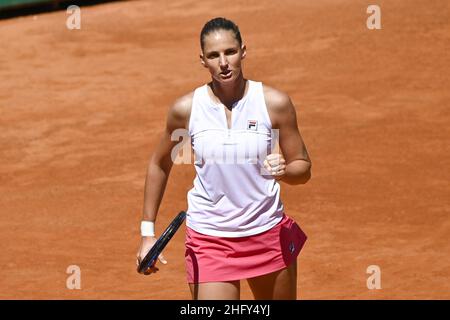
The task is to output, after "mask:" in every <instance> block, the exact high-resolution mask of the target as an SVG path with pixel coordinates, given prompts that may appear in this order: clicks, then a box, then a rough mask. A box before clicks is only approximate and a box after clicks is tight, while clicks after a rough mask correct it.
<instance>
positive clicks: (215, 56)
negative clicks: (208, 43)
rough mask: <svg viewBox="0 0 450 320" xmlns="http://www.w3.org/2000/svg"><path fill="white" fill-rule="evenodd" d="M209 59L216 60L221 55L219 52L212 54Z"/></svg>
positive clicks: (208, 56)
mask: <svg viewBox="0 0 450 320" xmlns="http://www.w3.org/2000/svg"><path fill="white" fill-rule="evenodd" d="M206 57H207V58H208V59H215V58H218V57H219V53H218V52H211V53H209V54H208V55H207V56H206Z"/></svg>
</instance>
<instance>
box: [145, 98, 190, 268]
mask: <svg viewBox="0 0 450 320" xmlns="http://www.w3.org/2000/svg"><path fill="white" fill-rule="evenodd" d="M192 96H193V93H191V94H188V95H186V96H184V97H181V98H180V99H178V100H177V101H175V103H174V104H173V106H172V107H171V108H170V110H169V112H168V115H167V123H166V127H165V129H164V132H163V133H162V135H161V138H160V140H159V143H158V145H157V147H156V148H155V150H154V152H153V154H152V156H151V158H150V162H149V164H148V167H147V176H146V179H145V190H144V212H143V220H145V221H153V222H154V221H155V220H156V216H157V212H158V209H159V206H160V204H161V200H162V198H163V195H164V191H165V189H166V185H167V180H168V178H169V174H170V170H171V169H172V165H173V161H172V158H171V154H172V149H173V148H174V147H175V145H176V144H178V143H179V141H172V140H171V136H172V132H174V131H175V130H177V129H186V128H187V127H188V122H189V117H190V113H191V106H192ZM155 242H156V238H155V237H154V236H142V237H141V244H140V246H139V249H138V252H137V254H136V266H139V263H140V261H141V260H142V259H143V258H144V257H145V255H146V254H147V252H148V251H149V250H150V249H151V247H152V246H153V245H154V244H155ZM158 259H159V260H160V261H161V262H162V263H163V264H166V263H167V261H166V259H165V258H164V256H163V255H162V254H160V255H159V257H158ZM156 271H158V268H157V267H155V266H152V267H150V268H149V269H148V270H146V271H145V272H144V274H145V275H149V274H151V273H153V272H156Z"/></svg>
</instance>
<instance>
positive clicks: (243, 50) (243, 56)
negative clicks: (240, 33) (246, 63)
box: [241, 44, 247, 60]
mask: <svg viewBox="0 0 450 320" xmlns="http://www.w3.org/2000/svg"><path fill="white" fill-rule="evenodd" d="M241 51H242V55H241V60H242V59H244V58H245V56H246V55H247V46H246V45H245V44H243V45H242V46H241Z"/></svg>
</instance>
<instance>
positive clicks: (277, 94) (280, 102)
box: [263, 84, 292, 111]
mask: <svg viewBox="0 0 450 320" xmlns="http://www.w3.org/2000/svg"><path fill="white" fill-rule="evenodd" d="M263 91H264V99H265V100H266V104H267V107H269V108H271V109H274V111H282V109H286V108H287V107H288V106H289V105H290V104H292V103H291V98H290V97H289V96H288V94H287V93H285V92H283V91H281V90H278V89H275V88H273V87H270V86H268V85H265V84H263Z"/></svg>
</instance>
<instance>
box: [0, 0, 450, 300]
mask: <svg viewBox="0 0 450 320" xmlns="http://www.w3.org/2000/svg"><path fill="white" fill-rule="evenodd" d="M370 4H377V5H379V6H380V8H381V12H382V16H381V23H382V29H381V30H369V29H368V28H367V27H366V19H367V18H368V17H369V14H367V13H366V9H367V7H368V6H369V5H370ZM449 12H450V4H449V2H448V1H446V0H438V1H433V2H432V3H431V2H429V1H425V0H420V1H419V0H408V1H406V0H402V1H381V0H379V1H376V3H374V2H373V1H352V0H340V1H335V0H317V1H303V0H292V1H291V0H283V1H268V0H267V1H266V0H263V1H261V0H245V1H244V0H242V1H227V2H220V3H218V2H214V1H193V0H192V1H191V0H174V1H163V0H155V1H119V2H111V3H104V4H99V5H96V6H89V7H85V8H84V7H82V8H81V30H68V29H67V28H66V19H67V17H68V15H67V13H66V12H65V11H53V12H47V13H40V14H37V15H29V16H24V17H15V18H10V19H4V20H0V43H1V45H0V78H1V82H0V108H1V109H0V110H1V116H0V126H1V138H0V152H1V157H0V211H1V215H0V219H1V220H0V240H1V243H2V244H3V248H2V249H1V255H0V265H1V269H2V276H1V277H0V288H1V290H0V298H2V299H190V298H191V296H190V292H189V289H188V286H187V283H186V280H185V269H184V231H185V227H184V226H182V227H181V228H180V230H179V231H178V233H177V234H176V235H175V237H174V238H173V239H172V241H171V242H170V243H169V245H168V247H167V248H166V250H165V257H166V259H167V260H168V264H167V265H164V266H161V265H160V271H159V272H158V273H156V274H153V275H151V276H148V277H145V276H142V275H139V274H138V273H137V272H136V268H135V257H136V251H137V248H138V245H139V239H140V235H139V222H140V219H141V212H142V204H143V191H144V182H145V174H146V166H147V163H148V160H149V157H150V155H151V152H152V150H153V148H154V146H155V144H156V142H157V139H158V135H159V133H160V132H161V131H162V130H163V128H164V123H165V115H166V112H167V110H168V108H169V106H170V104H171V103H172V102H173V101H174V100H175V99H176V98H177V97H179V96H180V95H183V94H185V93H187V92H189V91H191V90H193V89H194V88H195V87H198V86H200V85H202V84H204V83H205V82H207V81H208V80H209V73H208V72H207V71H206V70H205V69H204V68H202V67H201V65H200V63H199V61H198V53H199V50H200V49H199V41H198V36H199V32H200V29H201V27H202V26H203V24H204V23H205V22H206V21H207V20H209V19H210V18H213V17H215V16H225V17H227V18H230V19H232V20H234V21H236V22H237V23H238V25H239V27H240V29H241V32H242V35H243V40H244V42H245V43H246V45H247V48H248V53H247V58H246V60H245V61H244V74H245V76H246V77H247V78H249V79H253V80H257V81H263V82H265V83H267V84H269V85H271V86H274V87H276V88H279V89H281V90H283V91H285V92H287V93H288V94H289V95H290V96H291V98H292V100H293V102H294V104H295V106H296V109H297V113H298V123H299V126H300V130H301V133H302V136H303V139H304V141H305V143H306V145H307V147H308V151H309V153H310V156H311V159H312V163H313V166H312V179H311V180H310V181H309V182H308V183H307V184H306V185H300V186H289V185H286V184H282V199H283V202H284V205H285V208H286V212H287V213H288V214H289V215H290V216H292V217H293V218H295V220H296V221H297V222H298V224H299V225H300V226H301V227H302V229H303V230H304V231H305V233H306V234H307V235H308V241H307V243H306V245H305V247H304V248H303V250H302V252H301V254H300V256H299V259H298V263H299V270H298V292H299V299H431V298H435V299H450V282H449V276H450V219H449V215H450V197H449V192H450V185H449V181H450V170H449V168H450V143H449V142H450V141H449V137H450V125H449V123H450V90H449V85H450V83H449V82H450V81H449V70H450V60H449V54H448V53H449V52H450V16H449ZM193 178H194V169H193V166H192V165H187V164H184V165H175V166H174V167H173V170H172V173H171V177H170V179H169V183H168V186H167V189H166V193H165V197H164V199H163V203H162V206H161V210H160V212H159V215H158V221H157V227H156V228H157V233H158V232H161V231H162V230H163V229H164V228H165V227H166V226H167V225H168V224H169V222H170V221H171V220H172V218H173V217H174V216H175V215H176V214H177V213H178V211H180V210H184V209H186V207H187V202H186V193H187V191H188V190H189V189H190V188H191V187H192V180H193ZM70 265H77V266H79V267H80V269H81V290H69V289H67V287H66V280H67V278H68V277H69V274H67V273H66V270H67V268H68V266H70ZM370 265H378V266H379V267H380V269H381V286H382V288H381V289H379V290H369V289H368V288H367V286H366V280H367V278H368V277H369V276H370V275H369V274H367V273H366V269H367V267H368V266H370ZM241 298H242V299H252V295H251V292H250V290H249V288H248V285H247V284H246V283H245V282H242V294H241Z"/></svg>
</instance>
